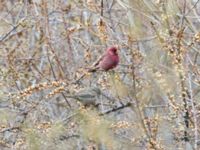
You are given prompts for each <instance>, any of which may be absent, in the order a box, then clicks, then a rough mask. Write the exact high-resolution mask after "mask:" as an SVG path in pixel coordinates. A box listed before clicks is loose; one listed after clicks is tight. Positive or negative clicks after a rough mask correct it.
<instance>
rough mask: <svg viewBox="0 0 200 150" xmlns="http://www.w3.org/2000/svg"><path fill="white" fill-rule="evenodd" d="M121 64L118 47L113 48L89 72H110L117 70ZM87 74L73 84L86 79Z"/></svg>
mask: <svg viewBox="0 0 200 150" xmlns="http://www.w3.org/2000/svg"><path fill="white" fill-rule="evenodd" d="M118 64H119V56H118V53H117V47H115V46H112V47H110V48H108V49H107V50H106V52H105V53H104V54H103V55H102V56H101V57H100V59H98V61H96V62H95V63H94V64H93V65H92V67H90V68H89V69H88V70H87V71H88V72H96V71H97V70H102V71H108V70H110V69H113V68H115V67H116V66H117V65H118ZM85 75H86V73H84V74H82V75H81V76H80V77H79V78H78V79H77V80H76V81H74V82H73V83H78V82H79V81H80V80H81V79H83V78H84V76H85Z"/></svg>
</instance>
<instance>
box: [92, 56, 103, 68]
mask: <svg viewBox="0 0 200 150" xmlns="http://www.w3.org/2000/svg"><path fill="white" fill-rule="evenodd" d="M104 57H105V54H103V55H102V56H100V57H99V58H98V59H97V61H96V62H95V63H94V64H93V65H92V67H96V66H98V64H99V63H100V62H101V61H102V60H103V58H104Z"/></svg>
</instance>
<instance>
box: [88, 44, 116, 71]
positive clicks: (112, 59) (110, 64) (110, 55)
mask: <svg viewBox="0 0 200 150" xmlns="http://www.w3.org/2000/svg"><path fill="white" fill-rule="evenodd" d="M118 63H119V56H118V53H117V48H116V47H114V46H113V47H110V48H108V49H107V50H106V52H105V53H104V55H103V56H102V57H101V58H100V59H99V60H98V61H97V62H96V63H95V64H94V65H93V67H94V68H93V69H90V70H89V71H90V72H95V71H97V70H103V71H108V70H110V69H113V68H115V67H116V66H117V65H118Z"/></svg>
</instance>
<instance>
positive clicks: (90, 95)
mask: <svg viewBox="0 0 200 150" xmlns="http://www.w3.org/2000/svg"><path fill="white" fill-rule="evenodd" d="M100 95H101V90H100V89H99V88H97V87H92V88H89V89H84V90H82V91H80V92H78V93H77V94H75V95H69V96H66V97H68V98H73V99H77V100H78V101H80V102H81V103H82V104H83V105H86V106H88V105H94V106H97V105H98V103H97V101H98V99H99V97H100Z"/></svg>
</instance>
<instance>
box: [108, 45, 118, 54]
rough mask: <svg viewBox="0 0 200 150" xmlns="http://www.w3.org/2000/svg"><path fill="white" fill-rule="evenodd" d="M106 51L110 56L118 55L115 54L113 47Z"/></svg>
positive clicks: (115, 48)
mask: <svg viewBox="0 0 200 150" xmlns="http://www.w3.org/2000/svg"><path fill="white" fill-rule="evenodd" d="M107 51H108V53H109V54H111V55H118V54H117V47H115V46H113V47H110V48H109V49H108V50H107Z"/></svg>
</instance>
